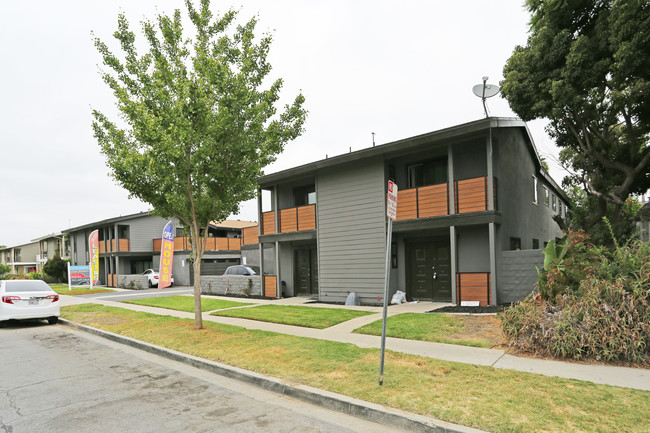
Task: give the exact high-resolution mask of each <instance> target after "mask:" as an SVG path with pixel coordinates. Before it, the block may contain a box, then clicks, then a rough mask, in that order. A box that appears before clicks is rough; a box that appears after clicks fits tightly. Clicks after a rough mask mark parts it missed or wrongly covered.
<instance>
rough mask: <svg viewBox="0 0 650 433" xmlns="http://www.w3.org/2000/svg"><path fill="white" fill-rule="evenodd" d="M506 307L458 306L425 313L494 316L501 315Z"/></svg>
mask: <svg viewBox="0 0 650 433" xmlns="http://www.w3.org/2000/svg"><path fill="white" fill-rule="evenodd" d="M509 306H510V304H508V305H486V306H484V307H462V306H460V305H449V306H446V307H442V308H437V309H435V310H431V311H427V313H469V314H495V313H503V312H504V311H505V310H506V308H508V307H509Z"/></svg>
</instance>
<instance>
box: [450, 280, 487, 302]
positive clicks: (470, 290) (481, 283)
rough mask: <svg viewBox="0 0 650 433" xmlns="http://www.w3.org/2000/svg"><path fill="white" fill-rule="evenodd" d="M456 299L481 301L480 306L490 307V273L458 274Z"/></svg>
mask: <svg viewBox="0 0 650 433" xmlns="http://www.w3.org/2000/svg"><path fill="white" fill-rule="evenodd" d="M456 299H457V302H458V304H459V305H460V303H461V302H462V301H479V305H482V306H483V305H490V301H491V299H490V273H489V272H473V273H458V274H456Z"/></svg>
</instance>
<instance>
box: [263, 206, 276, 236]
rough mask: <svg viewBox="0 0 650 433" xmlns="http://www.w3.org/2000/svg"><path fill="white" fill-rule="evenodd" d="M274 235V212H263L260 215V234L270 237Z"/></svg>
mask: <svg viewBox="0 0 650 433" xmlns="http://www.w3.org/2000/svg"><path fill="white" fill-rule="evenodd" d="M274 233H275V212H274V211H270V212H264V213H263V214H262V234H263V235H271V234H274Z"/></svg>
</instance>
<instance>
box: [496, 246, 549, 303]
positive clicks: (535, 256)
mask: <svg viewBox="0 0 650 433" xmlns="http://www.w3.org/2000/svg"><path fill="white" fill-rule="evenodd" d="M536 266H537V267H539V268H541V267H542V266H544V254H543V252H542V250H519V251H502V252H501V260H500V267H501V269H500V272H499V287H498V290H497V298H498V302H499V303H500V304H503V303H509V302H516V301H521V300H522V299H524V298H525V297H526V296H527V295H528V294H529V293H530V292H532V291H534V290H535V289H536V284H537V269H536Z"/></svg>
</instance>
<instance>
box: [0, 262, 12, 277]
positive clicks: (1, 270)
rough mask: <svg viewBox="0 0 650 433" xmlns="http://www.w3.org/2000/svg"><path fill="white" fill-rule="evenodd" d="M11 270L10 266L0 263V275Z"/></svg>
mask: <svg viewBox="0 0 650 433" xmlns="http://www.w3.org/2000/svg"><path fill="white" fill-rule="evenodd" d="M10 271H11V266H9V265H5V264H3V263H0V275H4V274H6V273H7V272H10Z"/></svg>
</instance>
